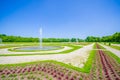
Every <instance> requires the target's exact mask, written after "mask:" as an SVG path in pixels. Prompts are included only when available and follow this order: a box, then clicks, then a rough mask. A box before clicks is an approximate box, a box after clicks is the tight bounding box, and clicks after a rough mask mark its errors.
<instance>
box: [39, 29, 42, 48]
mask: <svg viewBox="0 0 120 80" xmlns="http://www.w3.org/2000/svg"><path fill="white" fill-rule="evenodd" d="M39 40H40V48H41V49H42V28H40V37H39Z"/></svg>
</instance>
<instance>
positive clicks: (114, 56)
mask: <svg viewBox="0 0 120 80" xmlns="http://www.w3.org/2000/svg"><path fill="white" fill-rule="evenodd" d="M99 46H100V48H101V49H105V48H104V47H103V46H101V45H99ZM105 50H106V49H105ZM104 52H105V53H106V54H108V55H109V56H111V57H112V58H114V59H115V60H116V61H117V62H118V63H120V58H119V57H118V56H117V55H115V54H114V53H112V52H110V51H107V50H106V51H104Z"/></svg>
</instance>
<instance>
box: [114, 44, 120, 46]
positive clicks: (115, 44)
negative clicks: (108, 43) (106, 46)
mask: <svg viewBox="0 0 120 80" xmlns="http://www.w3.org/2000/svg"><path fill="white" fill-rule="evenodd" d="M112 45H115V46H120V44H112Z"/></svg>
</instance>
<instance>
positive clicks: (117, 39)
mask: <svg viewBox="0 0 120 80" xmlns="http://www.w3.org/2000/svg"><path fill="white" fill-rule="evenodd" d="M85 41H87V42H120V32H116V33H115V34H113V35H111V36H103V37H94V36H88V37H87V38H86V39H85Z"/></svg>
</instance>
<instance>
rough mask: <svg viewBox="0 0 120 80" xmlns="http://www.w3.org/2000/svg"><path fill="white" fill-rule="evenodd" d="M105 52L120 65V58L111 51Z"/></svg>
mask: <svg viewBox="0 0 120 80" xmlns="http://www.w3.org/2000/svg"><path fill="white" fill-rule="evenodd" d="M104 52H105V53H106V54H108V55H109V56H111V57H113V58H114V59H115V60H116V61H117V62H118V63H119V64H120V58H119V57H118V56H116V55H115V54H114V53H112V52H110V51H104Z"/></svg>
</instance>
